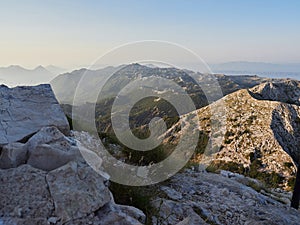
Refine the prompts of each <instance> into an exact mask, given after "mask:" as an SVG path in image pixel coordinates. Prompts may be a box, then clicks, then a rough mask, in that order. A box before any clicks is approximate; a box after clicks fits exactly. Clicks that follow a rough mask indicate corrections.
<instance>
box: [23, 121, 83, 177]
mask: <svg viewBox="0 0 300 225" xmlns="http://www.w3.org/2000/svg"><path fill="white" fill-rule="evenodd" d="M25 147H26V149H27V151H28V161H27V163H28V164H30V165H32V166H33V167H35V168H39V169H42V170H46V171H50V170H54V169H56V168H58V167H60V166H63V165H65V164H67V163H68V162H69V161H72V160H76V159H79V158H80V157H81V155H80V152H79V150H78V147H77V146H76V142H75V141H74V140H71V139H70V138H68V137H65V136H64V135H63V133H61V132H60V131H59V130H58V129H57V128H56V127H53V126H52V127H44V128H42V129H41V130H40V131H39V132H38V133H36V134H35V135H34V136H32V137H31V138H30V139H29V140H28V142H27V143H26V144H25Z"/></svg>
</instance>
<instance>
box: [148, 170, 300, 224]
mask: <svg viewBox="0 0 300 225" xmlns="http://www.w3.org/2000/svg"><path fill="white" fill-rule="evenodd" d="M165 185H166V186H168V187H169V188H170V189H174V190H176V191H177V192H180V193H182V199H180V200H174V199H173V200H170V199H164V198H159V197H157V198H156V199H154V200H153V202H152V205H153V206H154V207H155V208H156V209H157V210H158V212H159V213H158V215H157V216H155V217H154V218H153V221H154V222H155V221H159V222H160V224H193V223H189V222H188V221H191V220H194V221H197V222H195V223H194V224H206V223H207V224H220V225H221V224H222V225H223V224H237V225H238V224H294V225H296V224H299V221H300V213H299V211H297V210H295V209H292V208H290V207H289V206H288V205H285V204H283V203H281V202H279V201H276V200H274V199H272V198H270V197H268V196H266V195H263V194H261V193H258V192H257V191H255V190H254V189H252V188H250V187H248V186H246V185H244V184H242V183H239V182H237V181H236V180H234V177H232V178H228V177H224V176H223V175H219V174H213V173H197V172H194V171H192V170H185V171H184V172H182V173H178V174H176V175H175V176H174V177H172V178H171V179H170V181H169V183H168V184H166V183H165Z"/></svg>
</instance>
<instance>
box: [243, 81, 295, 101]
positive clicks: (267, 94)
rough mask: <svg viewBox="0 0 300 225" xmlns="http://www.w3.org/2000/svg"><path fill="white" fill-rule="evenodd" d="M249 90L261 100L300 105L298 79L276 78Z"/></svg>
mask: <svg viewBox="0 0 300 225" xmlns="http://www.w3.org/2000/svg"><path fill="white" fill-rule="evenodd" d="M249 92H250V94H251V95H252V96H253V97H254V98H257V99H260V100H271V101H279V102H284V103H289V104H296V105H300V82H299V81H297V80H290V79H286V80H278V81H276V80H274V81H273V82H267V83H263V84H260V85H257V86H255V87H253V88H251V89H250V90H249Z"/></svg>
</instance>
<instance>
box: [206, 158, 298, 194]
mask: <svg viewBox="0 0 300 225" xmlns="http://www.w3.org/2000/svg"><path fill="white" fill-rule="evenodd" d="M261 168H263V164H262V162H261V161H260V160H259V159H255V160H254V161H253V162H252V163H251V165H250V168H245V167H243V165H242V164H238V163H235V162H224V161H218V162H212V163H211V164H210V165H209V166H208V167H207V168H206V170H207V171H208V172H213V173H217V172H218V171H219V170H228V171H231V172H233V173H239V174H243V175H245V176H249V177H251V178H254V179H257V180H260V181H261V182H263V183H264V184H265V185H266V187H269V188H275V187H278V186H280V184H282V183H283V181H284V177H283V176H282V175H280V174H278V173H275V172H274V171H272V172H265V171H261ZM292 182H293V180H291V181H290V184H291V185H292ZM254 189H255V188H254Z"/></svg>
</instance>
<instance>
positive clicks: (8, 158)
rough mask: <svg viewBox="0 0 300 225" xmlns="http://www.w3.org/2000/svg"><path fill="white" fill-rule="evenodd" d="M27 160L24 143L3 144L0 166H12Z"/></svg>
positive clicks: (4, 167)
mask: <svg viewBox="0 0 300 225" xmlns="http://www.w3.org/2000/svg"><path fill="white" fill-rule="evenodd" d="M26 161H27V151H26V150H25V149H24V144H22V143H19V142H14V143H10V144H7V145H5V146H3V148H2V152H1V154H0V168H3V169H8V168H14V167H17V166H19V165H21V164H24V163H25V162H26Z"/></svg>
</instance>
